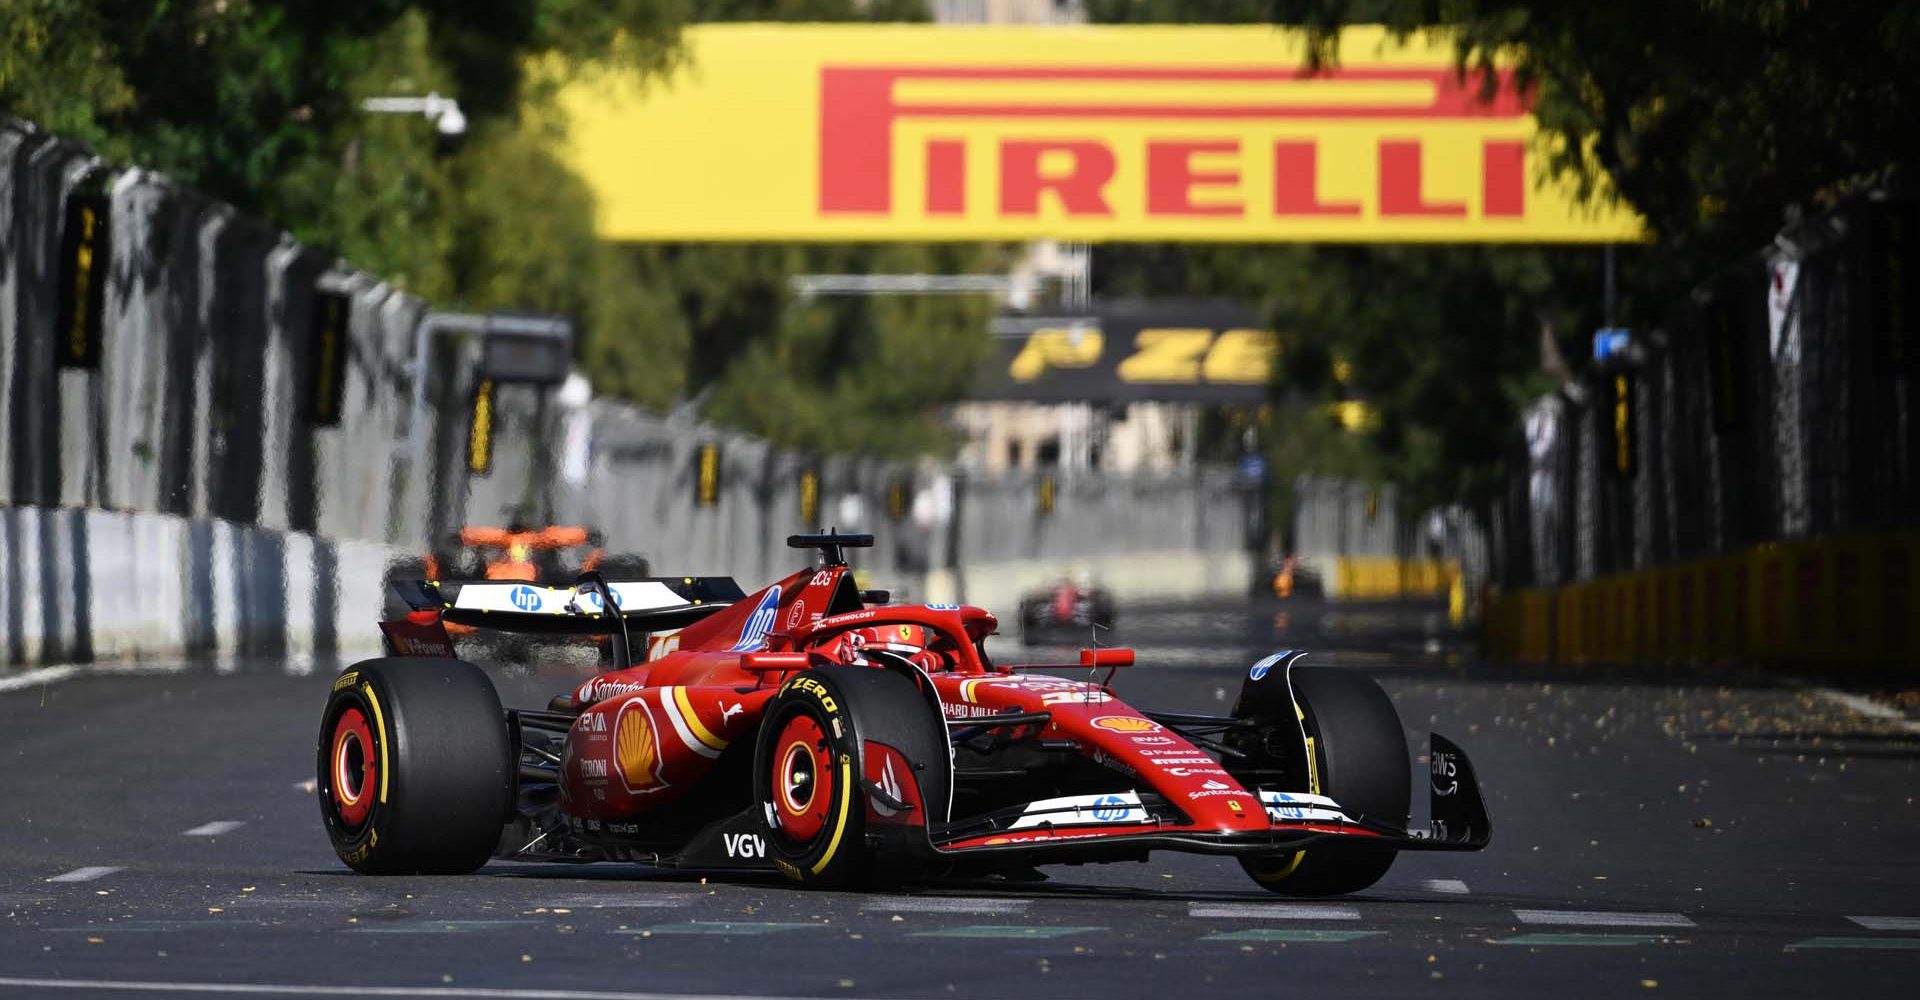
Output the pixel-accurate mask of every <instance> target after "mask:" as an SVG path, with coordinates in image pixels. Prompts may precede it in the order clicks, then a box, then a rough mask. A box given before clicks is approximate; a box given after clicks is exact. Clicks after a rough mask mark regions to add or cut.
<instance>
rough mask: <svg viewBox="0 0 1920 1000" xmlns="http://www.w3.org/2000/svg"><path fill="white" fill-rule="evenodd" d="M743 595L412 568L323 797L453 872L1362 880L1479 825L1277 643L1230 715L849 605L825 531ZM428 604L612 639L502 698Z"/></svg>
mask: <svg viewBox="0 0 1920 1000" xmlns="http://www.w3.org/2000/svg"><path fill="white" fill-rule="evenodd" d="M871 543H872V536H869V535H838V534H828V535H802V536H794V537H792V538H789V539H788V544H790V545H793V546H796V547H801V548H817V549H820V550H821V551H822V553H823V558H822V560H821V562H822V565H820V566H818V567H817V568H808V569H803V570H800V571H799V572H797V573H794V574H793V575H791V576H789V577H787V578H785V579H783V580H781V581H779V582H778V583H775V584H772V585H771V586H768V587H766V588H764V589H762V590H759V591H757V592H755V593H753V594H742V593H741V591H740V588H739V587H738V586H736V585H735V584H734V583H733V581H731V580H727V579H724V578H702V577H672V578H660V579H646V580H620V581H611V582H609V581H607V580H606V579H605V578H603V577H601V576H599V575H598V574H593V573H588V574H584V575H582V577H581V578H580V580H579V582H578V583H577V584H576V585H575V586H573V587H570V588H548V587H541V586H534V585H528V584H511V583H472V584H467V585H465V586H462V587H458V588H451V587H443V588H435V587H433V586H431V585H423V584H417V583H416V584H413V585H411V586H408V587H405V588H404V589H406V590H407V591H408V595H407V596H408V598H409V602H410V603H411V604H412V605H413V606H414V607H415V608H416V610H414V611H412V612H410V613H409V614H408V615H406V616H405V617H404V618H401V619H399V620H395V621H388V622H384V623H382V628H383V630H384V632H385V634H386V639H387V643H388V649H389V652H390V653H391V654H393V655H390V656H388V657H385V658H381V659H374V660H367V661H364V662H361V663H357V664H355V665H353V666H352V667H350V668H348V669H347V670H346V671H344V672H342V673H341V674H340V675H339V677H338V678H336V679H335V681H334V683H333V692H332V694H331V696H330V697H329V698H328V699H327V704H326V709H325V711H324V712H323V713H322V716H321V726H320V740H319V747H318V755H317V762H318V776H319V803H320V812H321V817H322V820H323V821H324V823H325V826H326V831H327V835H328V837H329V838H330V839H331V840H332V842H333V845H334V849H335V850H336V851H337V852H338V853H339V855H340V857H341V859H342V860H344V861H345V862H346V863H347V865H348V866H350V867H352V868H353V869H355V870H356V871H360V872H363V873H367V874H395V873H418V872H434V873H460V872H468V871H472V870H474V869H476V868H479V867H480V866H481V865H483V864H485V863H486V861H487V860H488V859H489V858H492V857H498V858H509V859H514V860H519V861H529V860H536V861H537V860H547V861H563V862H583V861H615V860H620V861H646V862H651V863H655V864H659V865H665V866H679V867H685V868H695V869H701V870H709V869H736V870H743V871H760V870H767V871H778V872H780V873H782V874H784V875H785V876H786V877H787V878H790V879H792V880H794V881H796V882H799V883H803V884H808V885H821V886H841V885H848V884H856V883H857V884H875V883H886V882H901V881H921V880H926V879H929V878H937V877H941V876H978V875H984V874H990V873H1004V874H1008V875H1012V876H1016V877H1018V876H1029V875H1031V874H1032V869H1033V866H1035V865H1039V864H1051V863H1061V862H1066V863H1080V862H1094V861H1127V860H1144V859H1145V858H1146V857H1147V855H1148V853H1149V852H1151V851H1184V852H1190V853H1199V854H1219V855H1228V856H1232V857H1234V858H1236V859H1238V860H1239V862H1240V864H1241V865H1242V866H1243V867H1244V868H1245V869H1246V871H1247V873H1248V874H1249V875H1251V876H1252V877H1253V879H1254V880H1255V881H1256V882H1258V883H1259V884H1260V885H1262V886H1265V887H1266V888H1268V889H1271V890H1273V891H1275V892H1277V893H1283V894H1287V895H1300V896H1321V895H1330V894H1336V893H1344V892H1352V891H1355V890H1358V889H1363V888H1365V887H1367V886H1369V885H1371V884H1373V883H1374V882H1375V881H1376V880H1378V879H1379V878H1380V877H1381V876H1382V875H1383V874H1384V873H1385V872H1386V871H1387V869H1388V867H1389V866H1390V865H1391V864H1392V863H1393V861H1394V857H1395V855H1396V854H1397V853H1398V852H1400V851H1435V850H1437V851H1464V850H1477V849H1479V848H1481V847H1483V846H1485V845H1486V843H1487V841H1488V837H1489V836H1490V834H1491V823H1490V822H1489V820H1488V818H1487V812H1486V806H1485V804H1484V802H1483V799H1482V796H1481V794H1480V789H1479V786H1478V784H1477V782H1476V780H1475V778H1474V771H1473V767H1472V766H1471V765H1470V764H1469V763H1468V761H1467V758H1466V755H1465V754H1464V753H1462V752H1461V751H1460V749H1459V748H1458V747H1456V746H1454V745H1453V744H1452V743H1451V742H1449V741H1447V740H1446V739H1445V738H1443V737H1441V736H1439V735H1437V734H1436V735H1433V736H1432V737H1431V740H1432V750H1431V758H1430V759H1431V768H1430V773H1431V789H1430V800H1431V806H1432V817H1433V821H1432V828H1431V829H1430V830H1421V831H1409V830H1408V829H1407V822H1408V813H1409V801H1410V789H1411V779H1410V774H1411V770H1412V769H1411V767H1410V765H1409V763H1408V751H1407V744H1406V739H1405V736H1404V735H1403V732H1402V730H1401V727H1400V719H1399V717H1398V715H1397V714H1396V713H1395V711H1394V708H1393V705H1392V703H1391V702H1390V701H1389V700H1388V699H1387V696H1386V695H1385V693H1383V692H1382V691H1381V690H1380V688H1379V687H1378V686H1376V685H1375V684H1374V683H1373V682H1372V681H1371V680H1369V679H1368V678H1367V677H1366V676H1365V675H1363V674H1360V673H1356V672H1353V671H1350V670H1341V669H1334V668H1326V667H1311V666H1306V665H1303V664H1301V663H1300V659H1301V656H1302V654H1301V653H1300V652H1299V651H1297V650H1286V651H1281V652H1277V653H1274V654H1272V655H1271V656H1267V657H1264V658H1262V659H1261V660H1260V661H1259V662H1257V663H1254V664H1252V665H1251V668H1250V669H1249V670H1248V672H1247V675H1246V678H1245V680H1244V681H1243V682H1242V685H1241V691H1240V697H1239V700H1238V701H1237V702H1236V703H1235V705H1234V708H1233V712H1232V714H1230V715H1224V716H1204V715H1188V714H1181V713H1172V712H1154V711H1145V710H1141V709H1136V708H1134V707H1133V706H1130V705H1128V704H1126V703H1125V702H1123V701H1121V700H1120V699H1119V698H1118V697H1116V696H1115V695H1114V693H1113V691H1112V689H1111V688H1109V687H1108V686H1106V681H1110V680H1111V678H1112V672H1111V670H1109V672H1108V674H1107V677H1106V679H1105V680H1103V682H1102V683H1097V684H1096V683H1089V682H1084V681H1080V680H1070V679H1063V678H1061V677H1056V676H1049V675H1044V674H1038V673H1029V672H1026V671H1027V670H1030V669H1031V668H1032V667H1034V666H1074V667H1086V668H1102V667H1105V668H1120V667H1125V666H1128V665H1130V664H1132V662H1133V651H1132V650H1128V649H1111V648H1110V649H1083V650H1082V651H1081V653H1080V657H1079V662H1078V663H1074V664H1028V665H1026V666H1024V667H1017V668H1016V667H1008V666H1002V665H997V664H995V663H994V662H993V661H992V659H991V658H990V657H989V656H988V653H987V648H986V640H987V638H988V637H989V636H991V635H993V633H994V629H995V621H994V617H993V615H991V614H989V613H988V612H986V611H985V610H983V609H980V608H976V607H966V606H958V605H951V604H933V605H881V606H869V605H868V604H867V603H865V602H866V599H867V598H868V597H878V595H875V594H868V595H862V594H861V593H860V592H859V591H857V590H856V589H855V587H854V585H853V582H852V579H851V576H850V574H849V571H848V567H847V565H846V561H845V559H844V558H843V557H842V551H843V547H845V546H863V545H870V544H871ZM448 623H464V624H469V625H476V626H482V627H486V628H499V629H513V630H527V631H535V632H558V633H569V634H578V633H589V634H604V635H607V636H608V637H609V638H610V640H611V641H612V642H613V643H614V645H615V646H616V647H617V652H618V654H619V657H620V659H621V660H622V662H623V663H624V662H625V661H626V659H627V651H628V650H630V649H633V648H635V647H636V646H637V645H638V644H639V642H640V641H641V640H642V638H643V637H644V635H645V634H647V633H652V632H659V631H666V630H670V629H678V630H679V631H678V632H677V633H676V634H674V635H672V636H667V637H665V638H664V639H663V640H661V641H656V642H654V643H653V644H652V647H653V649H654V650H655V658H654V659H652V660H651V661H649V662H644V663H637V664H633V665H630V666H622V667H621V668H620V669H617V670H611V671H608V672H606V673H602V674H600V675H598V676H595V677H593V678H592V679H590V680H587V681H586V682H585V683H582V684H580V685H579V686H578V687H577V688H575V689H574V690H572V691H570V692H567V693H565V694H562V695H560V696H559V697H556V698H555V699H553V701H552V703H551V704H549V705H548V706H546V707H545V708H543V709H539V710H533V709H510V710H509V709H502V707H501V705H500V701H499V698H498V696H497V695H496V693H495V690H494V687H493V685H492V683H491V682H490V681H489V679H488V677H487V674H486V673H485V672H484V671H482V670H481V669H480V668H479V667H478V666H475V665H474V664H472V663H468V662H464V661H461V660H458V659H455V658H454V657H453V656H452V652H453V650H452V646H451V643H450V642H449V641H448V639H447V634H446V626H447V624H448Z"/></svg>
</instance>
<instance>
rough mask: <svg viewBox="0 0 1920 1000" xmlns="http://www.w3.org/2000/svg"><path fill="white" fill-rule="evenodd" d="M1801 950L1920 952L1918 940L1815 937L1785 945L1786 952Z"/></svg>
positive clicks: (1919, 941) (1919, 939) (1919, 940)
mask: <svg viewBox="0 0 1920 1000" xmlns="http://www.w3.org/2000/svg"><path fill="white" fill-rule="evenodd" d="M1803 948H1833V949H1840V948H1864V949H1869V950H1875V951H1920V938H1910V937H1909V938H1886V937H1881V938H1873V937H1816V938H1808V939H1806V940H1805V941H1796V942H1794V943H1793V944H1790V945H1787V950H1788V951H1799V950H1801V949H1803Z"/></svg>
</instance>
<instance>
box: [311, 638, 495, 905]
mask: <svg viewBox="0 0 1920 1000" xmlns="http://www.w3.org/2000/svg"><path fill="white" fill-rule="evenodd" d="M512 756H513V751H512V744H511V742H510V740H509V739H508V735H507V724H506V713H505V712H503V711H502V710H501V708H500V699H499V696H498V695H496V694H495V693H494V690H493V682H492V681H490V680H488V679H487V675H486V674H485V673H483V672H482V671H481V670H480V668H478V667H476V666H474V665H473V664H471V663H466V662H464V661H461V660H442V659H430V658H426V657H389V658H385V659H378V660H366V661H364V662H361V663H357V664H355V665H354V666H353V667H352V668H350V669H348V670H346V671H344V672H342V673H341V674H340V676H339V677H338V678H337V679H336V680H335V681H334V683H333V694H332V695H331V696H329V697H328V699H327V708H326V711H325V712H324V713H323V714H322V716H321V722H320V745H319V753H318V759H317V767H318V786H319V787H318V789H317V790H318V792H319V799H320V816H321V820H322V822H324V823H325V825H326V828H327V839H329V840H331V841H332V842H333V849H334V851H335V852H336V853H338V854H339V855H340V860H342V861H345V862H346V863H347V865H348V866H349V867H351V868H352V869H353V870H354V871H357V872H361V873H362V874H367V875H399V874H459V873H463V872H470V871H473V870H474V869H476V868H479V867H480V866H481V865H484V864H486V863H487V859H488V857H490V856H491V855H492V854H493V848H494V845H495V844H496V843H497V842H498V841H499V839H500V829H501V826H502V825H503V824H504V823H505V822H506V821H507V819H508V818H509V816H510V815H511V812H512V805H513V801H512V799H513V771H512V766H513V760H512Z"/></svg>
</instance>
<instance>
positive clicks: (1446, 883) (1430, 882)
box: [1420, 878, 1469, 896]
mask: <svg viewBox="0 0 1920 1000" xmlns="http://www.w3.org/2000/svg"><path fill="white" fill-rule="evenodd" d="M1420 888H1422V889H1425V890H1427V891H1428V892H1444V893H1449V894H1451V895H1455V896H1463V895H1466V894H1467V892H1468V891H1469V890H1468V889H1467V884H1466V883H1465V882H1462V881H1460V880H1459V879H1457V878H1430V879H1426V880H1423V881H1422V882H1421V883H1420Z"/></svg>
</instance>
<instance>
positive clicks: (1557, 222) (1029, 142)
mask: <svg viewBox="0 0 1920 1000" xmlns="http://www.w3.org/2000/svg"><path fill="white" fill-rule="evenodd" d="M685 38H686V45H687V54H688V59H687V60H686V63H685V65H684V66H682V67H681V68H680V69H678V70H677V71H675V72H674V73H673V74H671V75H670V76H669V77H668V78H667V79H665V80H658V79H656V80H652V81H648V82H646V83H645V84H642V83H641V82H640V81H639V80H638V79H637V78H633V77H630V76H624V75H619V74H612V73H611V72H610V71H609V74H607V75H603V74H601V73H599V72H598V71H586V70H582V71H580V72H579V73H578V74H577V75H573V76H571V77H570V78H569V79H568V82H567V83H566V84H565V85H564V86H563V88H562V90H561V106H562V110H563V112H564V114H565V116H566V118H567V125H568V136H569V140H568V141H569V150H570V151H569V153H568V156H569V159H570V161H571V163H572V165H573V166H574V167H575V168H576V169H578V170H579V171H580V172H581V173H582V174H583V175H584V176H585V177H586V178H587V179H588V180H589V182H590V183H591V185H592V186H593V189H594V193H595V197H596V199H597V200H598V203H599V211H600V215H599V225H600V229H601V232H602V234H603V235H605V236H607V237H609V238H612V239H616V240H628V241H676V240H1023V239H1034V238H1055V239H1067V240H1089V241H1093V240H1146V241H1165V240H1263V241H1283V240H1302V241H1353V242H1359V241H1365V242H1409V241H1450V242H1507V241H1516V242H1517V241H1538V242H1558V243H1570V242H1598V241H1620V240H1632V239H1637V238H1639V236H1640V233H1641V226H1640V222H1639V220H1638V219H1637V218H1635V217H1634V216H1633V215H1632V214H1630V213H1628V212H1626V211H1624V210H1620V209H1601V210H1588V209H1584V208H1581V207H1578V206H1576V205H1575V204H1574V201H1573V198H1572V196H1571V194H1570V192H1569V190H1568V188H1567V187H1566V186H1565V185H1562V184H1560V183H1557V182H1548V181H1546V180H1545V178H1544V171H1543V168H1542V163H1543V160H1544V156H1543V153H1544V147H1542V145H1541V143H1542V142H1544V141H1545V140H1543V139H1542V138H1541V137H1540V136H1539V135H1538V134H1537V129H1536V126H1535V123H1534V120H1533V117H1532V115H1531V114H1530V113H1529V110H1528V98H1527V95H1525V94H1523V93H1521V92H1519V91H1518V90H1516V89H1515V87H1514V85H1513V82H1512V80H1511V78H1509V77H1507V76H1506V75H1504V74H1502V75H1499V76H1498V77H1497V78H1496V79H1495V80H1493V81H1492V88H1491V90H1490V91H1485V92H1483V86H1482V85H1483V83H1484V82H1486V81H1483V80H1482V79H1480V78H1476V77H1469V78H1467V79H1461V78H1460V77H1458V76H1457V75H1456V74H1455V72H1454V69H1453V57H1452V48H1451V42H1450V41H1449V40H1448V39H1447V38H1445V37H1436V36H1419V35H1416V36H1414V37H1413V38H1411V39H1409V40H1408V42H1407V43H1405V44H1401V43H1399V42H1396V41H1394V40H1393V39H1391V38H1390V37H1389V36H1388V35H1387V34H1386V32H1385V31H1384V30H1382V29H1378V28H1355V29H1350V30H1348V31H1347V33H1346V34H1345V35H1344V36H1343V38H1342V42H1341V49H1340V56H1341V65H1340V66H1339V67H1338V68H1335V69H1331V70H1329V71H1327V72H1324V73H1321V74H1319V75H1315V76H1305V75H1303V74H1302V71H1301V66H1302V56H1303V52H1304V36H1303V34H1302V33H1300V32H1297V31H1290V30H1283V29H1276V28H1273V27H1270V26H1244V27H1241V26H1233V27H1195V26H1112V27H1051V28H1040V27H977V28H975V27H968V28H954V27H939V26H932V25H800V24H787V25H774V24H731V25H719V24H715V25H702V26H698V27H693V28H690V29H689V30H688V31H687V32H686V35H685Z"/></svg>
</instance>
